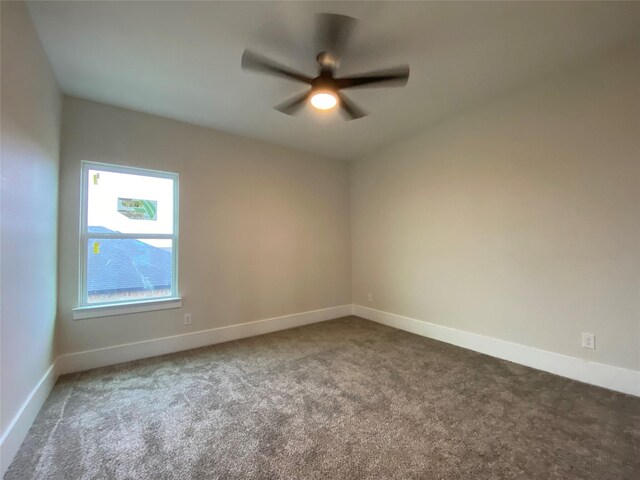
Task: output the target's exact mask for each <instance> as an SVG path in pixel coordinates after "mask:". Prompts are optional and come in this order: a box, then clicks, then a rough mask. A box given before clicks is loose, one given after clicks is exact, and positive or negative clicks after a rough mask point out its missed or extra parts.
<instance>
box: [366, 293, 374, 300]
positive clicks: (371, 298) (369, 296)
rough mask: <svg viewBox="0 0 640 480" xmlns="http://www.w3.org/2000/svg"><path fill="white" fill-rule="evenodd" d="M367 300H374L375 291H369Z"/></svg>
mask: <svg viewBox="0 0 640 480" xmlns="http://www.w3.org/2000/svg"><path fill="white" fill-rule="evenodd" d="M367 300H368V301H370V302H373V293H367Z"/></svg>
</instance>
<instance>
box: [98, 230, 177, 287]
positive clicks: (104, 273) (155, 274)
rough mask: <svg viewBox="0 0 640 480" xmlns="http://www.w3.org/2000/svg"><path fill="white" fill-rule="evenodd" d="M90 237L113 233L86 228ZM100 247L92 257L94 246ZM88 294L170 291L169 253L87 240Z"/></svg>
mask: <svg viewBox="0 0 640 480" xmlns="http://www.w3.org/2000/svg"><path fill="white" fill-rule="evenodd" d="M91 233H114V231H113V230H109V229H108V228H104V227H89V234H91ZM96 241H97V242H99V243H100V251H99V253H97V254H95V253H93V243H94V242H96ZM88 242H89V245H88V247H89V248H88V250H87V251H88V252H89V253H88V259H87V290H88V294H89V295H96V294H109V293H118V292H131V291H145V290H155V289H167V288H171V277H172V275H171V271H172V268H171V261H172V255H171V252H170V251H167V250H164V249H162V248H157V247H154V246H153V245H149V244H148V243H145V242H142V241H140V240H129V239H105V238H102V239H95V238H89V240H88Z"/></svg>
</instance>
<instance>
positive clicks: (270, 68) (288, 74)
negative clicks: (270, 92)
mask: <svg viewBox="0 0 640 480" xmlns="http://www.w3.org/2000/svg"><path fill="white" fill-rule="evenodd" d="M241 65H242V68H243V69H245V70H253V71H255V72H262V73H267V74H270V75H276V76H279V77H284V78H288V79H291V80H297V81H299V82H303V83H308V84H309V85H311V82H312V80H313V79H312V78H311V77H308V76H306V75H305V74H303V73H300V72H296V71H295V70H292V69H290V68H289V67H286V66H284V65H282V64H280V63H278V62H274V61H273V60H271V59H269V58H267V57H265V56H263V55H260V54H258V53H255V52H252V51H251V50H245V51H244V53H243V54H242V64H241Z"/></svg>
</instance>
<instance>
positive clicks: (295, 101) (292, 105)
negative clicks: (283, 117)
mask: <svg viewBox="0 0 640 480" xmlns="http://www.w3.org/2000/svg"><path fill="white" fill-rule="evenodd" d="M310 96H311V90H309V91H308V92H304V93H303V94H302V95H296V96H295V97H293V98H291V99H289V100H287V101H286V102H282V103H281V104H280V105H276V106H275V107H274V108H275V109H276V110H278V111H279V112H282V113H286V114H287V115H294V114H295V113H296V112H297V111H298V110H300V107H302V105H303V104H304V103H305V102H306V101H307V100H308V99H309V97H310Z"/></svg>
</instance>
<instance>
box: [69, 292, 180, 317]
mask: <svg viewBox="0 0 640 480" xmlns="http://www.w3.org/2000/svg"><path fill="white" fill-rule="evenodd" d="M180 307H182V298H180V297H171V298H163V299H162V300H143V301H140V302H135V303H112V304H107V305H95V306H93V305H91V306H87V307H77V308H74V309H73V319H74V320H81V319H83V318H96V317H111V316H113V315H127V314H130V313H139V312H153V311H155V310H168V309H171V308H180Z"/></svg>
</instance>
